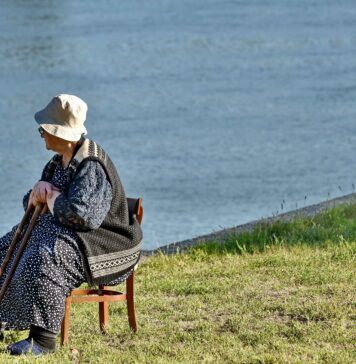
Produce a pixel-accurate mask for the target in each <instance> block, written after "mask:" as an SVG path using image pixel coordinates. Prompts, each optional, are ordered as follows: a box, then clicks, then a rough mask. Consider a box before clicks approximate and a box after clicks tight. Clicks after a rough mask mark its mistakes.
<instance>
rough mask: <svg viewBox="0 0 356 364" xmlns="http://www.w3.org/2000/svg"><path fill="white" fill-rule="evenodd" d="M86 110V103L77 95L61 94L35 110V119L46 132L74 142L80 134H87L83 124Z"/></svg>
mask: <svg viewBox="0 0 356 364" xmlns="http://www.w3.org/2000/svg"><path fill="white" fill-rule="evenodd" d="M87 110H88V106H87V104H86V103H85V102H84V101H83V100H82V99H80V98H79V97H77V96H74V95H66V94H61V95H58V96H55V97H54V98H53V99H52V100H51V101H50V103H49V104H48V105H47V106H46V107H45V108H44V109H43V110H41V111H38V112H36V114H35V120H36V121H37V123H38V124H39V125H40V126H41V127H42V128H43V129H44V130H45V131H46V132H47V133H49V134H52V135H54V136H56V137H58V138H61V139H65V140H68V141H71V142H76V141H78V140H79V139H80V138H81V136H82V134H87V129H86V128H85V126H84V121H85V119H86V113H87Z"/></svg>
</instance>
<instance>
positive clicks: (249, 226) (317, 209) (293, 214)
mask: <svg viewBox="0 0 356 364" xmlns="http://www.w3.org/2000/svg"><path fill="white" fill-rule="evenodd" d="M353 203H356V193H351V194H348V195H345V196H341V197H337V198H334V199H331V200H327V201H323V202H320V203H317V204H314V205H310V206H306V207H302V208H299V209H296V210H292V211H288V212H284V213H282V214H279V215H276V216H272V217H267V218H263V219H258V220H253V221H251V222H248V223H245V224H242V225H237V226H234V227H231V228H226V229H222V230H219V231H216V232H213V233H210V234H206V235H200V236H197V237H195V238H192V239H186V240H182V241H178V242H174V243H170V244H167V245H164V246H161V247H159V248H156V249H153V250H142V255H143V256H144V257H148V256H151V255H154V254H156V253H163V254H167V255H171V254H177V253H182V252H185V251H186V250H187V249H188V248H190V247H193V246H197V245H199V244H201V243H205V242H209V241H217V242H219V241H223V240H224V239H225V238H226V237H227V236H229V235H233V234H238V233H242V232H249V231H252V230H253V229H254V228H255V227H256V226H257V225H260V224H271V223H274V222H276V221H285V222H287V221H290V220H293V219H295V218H299V217H312V216H315V215H317V214H319V213H321V212H323V211H326V210H328V209H331V208H333V207H336V206H339V205H345V204H349V205H350V204H353Z"/></svg>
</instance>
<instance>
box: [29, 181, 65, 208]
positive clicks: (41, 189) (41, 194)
mask: <svg viewBox="0 0 356 364" xmlns="http://www.w3.org/2000/svg"><path fill="white" fill-rule="evenodd" d="M53 191H59V190H58V188H57V187H56V186H54V185H52V183H49V182H45V181H39V182H37V183H36V184H35V185H34V187H33V189H32V195H33V199H34V201H36V202H37V203H45V202H46V200H47V196H49V197H51V196H52V193H53ZM34 206H36V205H35V204H34Z"/></svg>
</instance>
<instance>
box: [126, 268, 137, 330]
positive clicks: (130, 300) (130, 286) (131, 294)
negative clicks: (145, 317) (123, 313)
mask: <svg viewBox="0 0 356 364" xmlns="http://www.w3.org/2000/svg"><path fill="white" fill-rule="evenodd" d="M134 278H135V272H132V274H131V275H130V277H129V278H127V280H126V298H127V313H128V316H129V325H130V327H131V329H132V330H133V331H135V332H136V331H137V322H136V314H135V291H134Z"/></svg>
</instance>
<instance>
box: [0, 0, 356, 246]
mask: <svg viewBox="0 0 356 364" xmlns="http://www.w3.org/2000/svg"><path fill="white" fill-rule="evenodd" d="M355 19H356V3H355V1H351V0H350V1H346V0H345V1H334V0H318V1H317V0H313V1H310V0H298V1H297V0H295V1H293V0H291V1H286V0H270V1H253V0H248V1H247V0H245V1H225V0H175V1H173V0H156V1H144V0H122V1H116V0H107V1H92V0H87V1H79V0H70V1H69V0H62V1H50V0H33V1H31V0H3V1H1V5H0V79H1V81H0V121H1V123H0V146H1V147H0V153H1V154H0V162H1V171H0V197H1V207H2V218H1V220H0V233H1V234H4V233H5V232H7V231H8V230H9V229H10V228H11V226H13V225H14V224H15V223H17V222H18V221H19V219H20V218H21V216H22V214H23V211H22V207H21V199H22V196H23V194H24V193H25V192H26V191H27V190H28V189H29V188H30V187H32V185H33V184H34V183H35V182H36V181H37V180H38V178H39V176H40V172H41V170H42V167H43V165H44V164H45V162H46V161H47V160H48V159H49V158H50V156H51V155H52V154H51V153H50V152H48V151H46V150H45V149H44V147H43V141H42V140H41V139H40V138H39V136H38V133H37V128H36V125H35V122H34V121H33V114H34V112H35V111H37V110H38V109H40V108H42V107H43V106H45V105H46V103H47V102H48V101H49V99H50V98H51V97H52V96H53V95H55V94H58V93H63V92H66V93H74V94H78V95H79V96H81V97H82V98H83V99H84V100H86V101H87V102H88V104H89V113H88V120H87V128H88V130H89V132H90V134H89V137H91V138H93V139H95V140H96V141H97V142H99V143H100V144H102V145H103V146H104V148H105V149H106V150H107V151H108V153H109V154H110V155H111V156H112V159H113V160H114V162H115V163H116V165H117V166H118V169H119V173H120V176H121V178H122V180H123V183H124V185H125V187H126V191H127V194H128V195H129V196H138V195H140V196H142V197H143V199H144V206H145V212H146V215H145V220H144V233H145V239H144V246H145V248H146V249H148V248H154V247H157V246H159V245H163V244H166V243H169V242H172V241H178V240H182V239H186V238H189V237H193V236H196V235H200V234H205V233H209V232H212V231H215V230H218V229H220V228H222V227H229V226H233V225H237V224H241V223H244V222H248V221H250V220H252V219H257V218H260V217H266V216H270V215H272V214H275V213H277V211H278V212H281V211H282V208H283V211H287V210H291V209H294V208H295V207H296V206H298V207H302V206H304V205H308V204H311V203H316V202H319V201H322V200H325V199H327V198H329V197H336V196H339V195H342V194H345V193H349V192H352V191H353V189H354V187H353V183H355V184H356V169H355V167H356V153H355V152H356V103H355V100H356V22H355Z"/></svg>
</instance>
